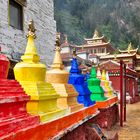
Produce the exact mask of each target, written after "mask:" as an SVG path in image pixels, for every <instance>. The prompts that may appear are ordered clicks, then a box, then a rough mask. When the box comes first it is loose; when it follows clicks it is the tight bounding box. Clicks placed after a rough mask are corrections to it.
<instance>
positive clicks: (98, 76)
mask: <svg viewBox="0 0 140 140" xmlns="http://www.w3.org/2000/svg"><path fill="white" fill-rule="evenodd" d="M101 77H102V74H101V71H100V67H99V66H98V68H97V78H99V79H101Z"/></svg>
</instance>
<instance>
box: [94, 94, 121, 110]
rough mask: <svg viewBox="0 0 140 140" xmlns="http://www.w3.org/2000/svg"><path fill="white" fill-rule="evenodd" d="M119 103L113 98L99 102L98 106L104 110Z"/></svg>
mask: <svg viewBox="0 0 140 140" xmlns="http://www.w3.org/2000/svg"><path fill="white" fill-rule="evenodd" d="M117 102H118V98H117V97H116V96H115V97H112V98H108V99H107V100H105V101H97V102H96V104H97V107H98V108H99V109H102V108H108V107H110V106H112V105H113V104H116V103H117Z"/></svg>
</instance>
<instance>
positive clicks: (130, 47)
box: [127, 42, 132, 53]
mask: <svg viewBox="0 0 140 140" xmlns="http://www.w3.org/2000/svg"><path fill="white" fill-rule="evenodd" d="M131 50H132V44H131V42H130V43H129V45H128V48H127V51H128V53H130V51H131Z"/></svg>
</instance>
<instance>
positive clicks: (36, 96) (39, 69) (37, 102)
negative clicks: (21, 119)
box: [14, 21, 67, 122]
mask: <svg viewBox="0 0 140 140" xmlns="http://www.w3.org/2000/svg"><path fill="white" fill-rule="evenodd" d="M35 37H36V35H35V28H34V24H33V21H30V24H29V28H28V35H27V38H28V43H27V47H26V51H25V54H24V55H23V56H22V57H21V59H22V61H23V62H20V63H17V64H16V66H15V67H14V74H15V78H16V80H17V81H19V82H20V84H21V85H22V87H23V88H24V90H25V92H26V93H27V94H28V95H30V96H31V99H30V101H29V102H28V103H27V111H28V112H29V113H31V114H38V115H39V116H40V119H41V121H42V122H44V121H49V120H52V119H56V118H57V117H60V116H62V115H64V114H65V113H66V112H67V110H64V109H60V108H58V107H57V99H58V98H59V95H58V94H57V93H56V91H55V89H54V88H53V86H52V85H51V84H50V83H46V82H45V75H46V66H45V65H44V64H41V63H40V58H39V56H38V54H37V51H36V47H35V44H34V39H35Z"/></svg>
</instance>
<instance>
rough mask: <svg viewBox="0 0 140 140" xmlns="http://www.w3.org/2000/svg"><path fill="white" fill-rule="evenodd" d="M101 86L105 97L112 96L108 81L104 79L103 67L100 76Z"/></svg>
mask: <svg viewBox="0 0 140 140" xmlns="http://www.w3.org/2000/svg"><path fill="white" fill-rule="evenodd" d="M101 86H102V87H103V89H104V91H105V96H106V97H113V96H114V95H113V90H112V89H111V87H110V85H109V81H108V80H107V79H106V71H105V69H104V68H103V70H102V77H101Z"/></svg>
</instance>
